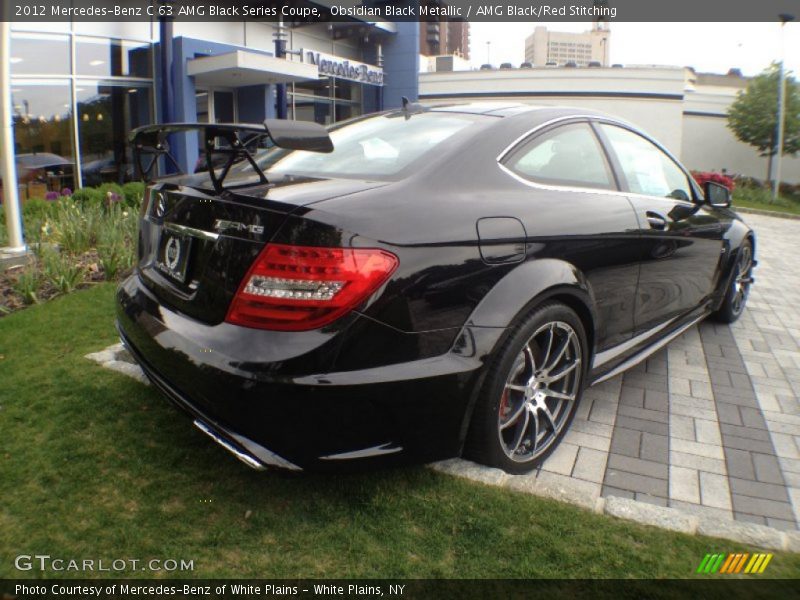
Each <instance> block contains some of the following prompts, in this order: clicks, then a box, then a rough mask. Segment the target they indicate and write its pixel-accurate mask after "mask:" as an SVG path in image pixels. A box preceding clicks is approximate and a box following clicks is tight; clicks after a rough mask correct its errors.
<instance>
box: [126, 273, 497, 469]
mask: <svg viewBox="0 0 800 600" xmlns="http://www.w3.org/2000/svg"><path fill="white" fill-rule="evenodd" d="M362 320H364V321H366V320H365V319H363V318H355V319H354V320H353V321H352V322H351V323H350V324H349V325H348V326H347V327H346V328H345V329H343V330H340V331H337V332H330V333H323V332H321V331H315V332H306V333H301V334H297V333H287V332H272V331H258V330H253V329H247V328H241V327H237V326H234V325H229V324H227V323H221V324H219V325H215V326H212V325H204V324H201V323H198V322H196V321H194V320H192V319H189V318H187V317H185V316H182V315H180V314H178V313H177V312H173V311H171V310H169V309H168V308H166V307H164V306H163V305H160V304H159V303H158V302H157V301H156V299H155V298H154V297H153V296H152V294H151V292H150V291H149V290H147V289H146V288H144V287H143V286H142V285H140V284H139V282H138V278H137V276H136V275H134V276H132V277H131V278H129V279H128V280H126V281H125V282H123V284H122V285H121V286H120V288H119V290H118V292H117V325H118V328H119V332H120V336H121V338H122V340H123V343H124V344H125V345H126V346H127V347H128V348H129V349H130V351H131V353H132V354H133V356H134V357H135V359H136V360H137V361H138V362H139V363H140V365H141V366H142V368H143V370H144V371H145V373H146V374H147V375H148V377H149V378H150V379H151V381H153V383H154V385H155V386H156V387H157V388H158V389H159V390H161V391H162V392H163V393H164V394H165V395H166V396H167V397H168V398H169V399H170V400H171V401H172V402H173V403H174V404H175V405H177V406H178V407H180V408H181V409H182V410H184V411H185V412H187V413H189V415H190V416H191V417H192V418H193V419H194V420H196V421H197V422H198V426H199V428H200V429H201V430H203V431H204V432H205V433H207V434H208V435H210V436H211V437H212V438H214V439H215V441H217V442H218V443H221V444H222V445H223V446H225V447H226V448H227V449H228V450H230V451H231V452H233V453H234V454H235V455H237V457H238V458H240V459H241V460H243V461H244V462H246V463H247V464H248V465H250V466H252V467H255V468H261V467H273V466H275V467H281V468H286V469H293V470H298V469H310V470H331V469H341V468H347V467H351V468H362V467H366V468H369V467H371V466H375V465H377V464H382V465H388V464H400V463H409V462H424V461H429V460H435V459H439V458H445V457H451V456H456V455H458V454H459V453H460V450H461V446H462V443H463V437H464V433H465V423H466V415H467V413H468V407H469V404H470V400H471V398H472V397H473V390H475V389H477V387H478V384H479V380H480V376H481V373H482V371H483V368H482V367H483V359H482V357H481V353H479V352H475V348H474V347H472V348H471V351H470V352H469V354H470V355H469V356H467V355H464V354H460V353H459V352H458V351H450V352H447V353H445V354H443V355H440V356H435V357H431V358H421V359H416V360H407V361H404V362H400V363H393V364H390V365H382V366H375V367H373V366H369V367H366V368H362V369H357V368H356V369H352V370H351V369H350V368H348V370H335V369H333V370H331V369H329V368H326V367H329V366H330V363H328V364H326V360H330V359H331V355H332V354H337V353H339V354H340V353H342V352H346V351H347V348H348V347H349V344H348V342H347V341H346V340H347V339H348V338H352V339H356V340H357V339H359V338H360V337H363V336H370V335H374V334H373V333H372V332H373V330H374V328H375V327H376V325H375V324H374V323H372V322H367V323H364V324H359V322H360V321H362ZM378 327H381V328H382V330H381V332H380V335H381V336H392V335H394V336H397V337H398V338H403V339H398V340H397V341H396V345H403V344H405V345H408V344H409V340H408V339H407V338H408V336H409V334H404V333H401V332H394V331H393V330H391V329H390V328H386V327H385V326H378ZM473 337H474V336H473ZM343 339H344V340H345V341H343ZM415 342H419V343H420V344H423V343H424V340H415ZM369 343H370V340H369V339H364V340H363V344H369ZM382 343H386V341H385V340H382ZM345 362H349V363H352V361H345ZM348 366H349V367H351V366H352V365H351V364H349V365H348Z"/></svg>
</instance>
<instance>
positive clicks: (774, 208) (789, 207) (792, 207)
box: [733, 198, 800, 215]
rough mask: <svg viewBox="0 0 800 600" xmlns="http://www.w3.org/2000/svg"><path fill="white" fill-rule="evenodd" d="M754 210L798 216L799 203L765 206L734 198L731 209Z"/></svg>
mask: <svg viewBox="0 0 800 600" xmlns="http://www.w3.org/2000/svg"><path fill="white" fill-rule="evenodd" d="M739 207H742V208H756V209H758V210H768V211H771V212H779V213H790V214H793V215H800V202H786V203H782V204H767V203H764V202H753V201H749V200H739V199H737V198H734V200H733V209H734V210H736V209H737V208H739Z"/></svg>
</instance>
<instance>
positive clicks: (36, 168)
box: [11, 80, 75, 198]
mask: <svg viewBox="0 0 800 600" xmlns="http://www.w3.org/2000/svg"><path fill="white" fill-rule="evenodd" d="M11 104H12V110H13V113H14V116H13V124H14V155H15V162H16V166H17V178H18V180H19V185H20V192H21V195H22V197H23V198H28V197H44V196H45V195H46V193H47V192H48V191H57V192H60V191H61V190H63V189H64V188H69V189H74V188H75V170H74V169H75V167H74V163H75V154H74V151H73V149H74V146H75V144H74V136H73V131H74V129H73V111H72V103H71V101H70V86H69V82H68V81H46V80H45V81H35V80H30V81H26V82H24V83H20V82H17V83H14V84H13V85H12V87H11Z"/></svg>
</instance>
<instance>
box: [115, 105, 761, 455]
mask: <svg viewBox="0 0 800 600" xmlns="http://www.w3.org/2000/svg"><path fill="white" fill-rule="evenodd" d="M434 110H440V111H443V112H448V111H450V112H458V111H464V112H469V113H474V114H480V115H483V116H484V118H483V119H482V120H481V121H479V122H478V123H476V125H475V126H474V127H473V128H472V130H471V131H472V134H471V135H468V136H462V137H461V138H460V140H459V143H458V144H452V145H446V146H443V150H442V151H441V152H437V153H436V154H435V155H434V156H433V157H432V158H430V159H429V160H427V161H426V162H425V163H424V164H422V165H419V164H418V165H415V166H414V169H413V171H412V172H405V173H403V175H402V177H398V178H395V179H394V180H376V181H364V180H356V179H327V180H319V179H317V180H314V179H308V178H306V179H296V178H289V177H286V178H283V179H279V180H276V181H272V182H271V183H270V185H266V186H265V185H260V186H252V187H248V188H239V189H237V190H234V191H230V190H229V191H225V192H223V193H222V194H215V193H214V192H213V190H212V189H211V188H210V186H209V184H208V182H207V180H206V179H204V178H203V177H202V176H199V175H195V176H189V177H182V178H175V179H172V180H166V181H164V182H163V183H162V184H160V186H159V187H158V189H160V190H162V191H164V192H165V193H166V196H167V206H166V212H165V213H164V215H163V216H162V217H154V216H153V215H152V214H150V215H149V216H147V217H146V218H145V219H143V220H142V223H141V238H140V243H141V247H140V257H139V258H140V262H139V265H138V268H137V271H136V273H135V274H134V275H132V276H131V277H130V278H129V279H128V280H126V281H125V282H124V283H123V284H122V285H121V286H120V288H119V291H118V295H117V300H118V303H117V304H118V310H117V314H118V326H119V329H120V333H121V336H122V338H123V340H124V341H125V343H126V344H127V345H128V346H129V347H130V348H131V350H132V351H133V353H134V355H135V356H136V358H137V360H139V362H140V363H141V364H142V366H143V368H144V369H145V371H146V372H148V373H149V374H150V375H151V376H152V377H153V378H154V380H155V381H156V382H157V383H158V384H159V387H160V388H161V389H162V390H163V391H165V393H167V395H168V396H170V397H172V399H173V400H175V401H176V402H177V403H178V404H179V405H180V406H181V407H182V408H183V409H184V410H187V411H189V412H190V413H192V414H193V415H194V416H195V417H200V418H202V419H204V420H206V421H207V422H210V423H217V424H219V425H220V426H222V427H225V428H226V429H228V430H231V431H234V432H236V433H238V434H240V435H242V436H245V437H247V438H248V439H250V440H252V441H254V442H256V443H258V444H260V445H263V446H264V447H266V448H268V449H269V450H271V451H273V452H275V453H277V454H278V455H280V456H281V457H283V458H285V459H286V460H289V461H291V462H292V463H294V464H296V465H298V466H300V467H302V468H304V469H315V470H324V469H331V468H343V467H363V466H372V465H374V464H376V463H381V464H387V463H400V462H421V461H428V460H433V459H437V458H444V457H450V456H455V455H458V454H459V453H460V451H461V447H462V445H463V442H464V437H465V434H466V431H467V426H468V424H469V418H470V415H471V411H472V407H473V405H474V402H475V399H476V397H477V392H478V390H479V388H480V385H481V382H482V381H483V378H484V377H485V375H486V365H487V363H488V362H489V361H490V359H491V357H492V355H493V352H494V351H495V349H496V348H497V347H498V345H499V344H501V343H502V341H503V339H504V337H505V336H506V335H507V333H508V328H509V327H510V325H512V324H513V323H514V321H515V319H516V318H517V317H518V316H520V315H521V314H523V313H525V312H526V311H527V310H529V309H530V308H531V307H533V306H535V305H536V304H538V303H540V302H542V301H544V300H546V299H557V300H559V301H561V302H564V303H566V304H568V305H569V306H571V307H572V308H573V309H574V310H575V311H576V312H577V313H578V315H579V316H580V318H581V320H582V321H583V323H584V325H585V327H586V330H587V337H588V340H589V344H590V346H591V353H592V357H593V362H592V367H591V370H590V373H589V378H590V382H591V381H596V380H598V379H599V378H601V377H603V376H605V375H607V374H608V373H610V372H612V370H613V369H614V368H615V367H617V366H619V365H621V364H623V363H625V361H627V360H630V359H631V358H632V357H635V356H637V354H639V353H643V352H646V351H647V348H648V347H650V346H652V345H653V344H654V343H657V342H658V341H659V340H660V339H663V338H664V336H666V335H669V333H670V332H673V331H675V330H676V329H678V328H680V327H681V326H682V325H684V324H686V323H688V322H691V320H692V319H695V318H698V317H702V316H704V315H706V314H709V313H710V312H711V311H712V310H714V309H715V308H716V307H717V306H718V305H719V303H720V302H721V300H722V298H723V295H724V290H725V289H726V285H727V284H728V282H729V280H730V276H731V272H732V265H733V264H734V261H735V257H736V253H737V252H738V248H739V247H740V245H741V243H742V241H743V240H744V239H745V238H750V239H751V240H752V241H754V235H753V232H752V231H751V230H750V229H749V228H748V227H747V226H746V225H745V224H744V223H743V222H742V221H741V220H740V219H739V218H738V217H737V215H736V214H735V213H734V212H732V211H731V210H729V209H727V208H724V207H712V206H710V205H709V204H707V203H705V202H704V200H703V198H702V191H701V190H699V188H698V189H696V190H695V194H696V197H695V198H694V199H692V200H691V201H683V200H673V199H668V198H654V197H646V196H637V195H635V194H629V193H627V192H626V190H625V189H624V187H623V186H620V188H619V189H616V190H591V189H580V190H574V189H567V188H559V187H556V186H550V187H548V186H540V185H531V183H530V182H525V181H523V180H521V179H520V178H519V177H516V176H514V175H513V174H512V173H511V172H509V171H508V170H507V169H505V168H504V167H503V160H502V158H501V157H502V156H503V155H504V153H505V152H506V151H507V150H509V149H510V148H513V147H514V143H515V140H516V141H517V143H524V141H525V140H526V139H529V138H530V136H536V135H538V134H540V133H541V132H542V131H544V130H546V129H547V128H550V127H557V126H559V125H562V124H566V123H570V122H576V121H578V122H581V121H592V120H604V119H606V117H603V116H602V115H599V114H594V113H591V112H590V111H581V112H576V111H575V110H573V109H558V108H534V107H526V106H516V105H514V106H511V105H509V106H500V107H498V106H497V105H468V106H452V107H442V108H438V109H434ZM411 118H412V119H413V118H414V117H413V116H412V117H411ZM649 213H656V214H658V215H660V216H661V217H663V220H664V227H663V229H658V230H654V229H653V228H652V227H650V225H649V221H648V218H647V215H648V214H649ZM216 219H228V220H232V221H237V222H244V223H248V224H255V225H259V226H261V227H263V228H264V230H263V233H261V234H255V233H250V232H249V231H246V232H234V231H230V232H223V233H220V235H219V238H218V239H217V240H216V241H212V240H201V239H195V240H193V242H192V243H193V248H192V257H191V264H190V267H189V278H188V280H187V283H186V284H185V285H183V286H181V285H176V284H174V283H172V282H170V281H169V280H168V278H166V277H164V276H163V275H161V274H160V272H159V271H158V270H157V269H156V268H155V267H154V261H155V260H156V258H157V257H156V253H157V251H158V241H159V236H160V234H161V230H162V228H163V226H164V223H165V222H169V223H176V224H180V225H184V226H188V227H191V228H194V229H198V230H203V231H213V226H214V222H215V220H216ZM269 241H272V242H275V243H283V244H298V245H311V246H353V247H379V248H384V249H386V250H389V251H391V252H393V253H394V254H396V255H397V256H398V257H399V259H400V265H399V267H398V269H397V270H396V272H395V273H394V274H393V276H392V278H391V279H390V280H389V281H388V282H387V283H386V284H385V285H384V286H383V287H382V288H381V289H379V290H378V291H377V292H376V293H375V294H373V296H372V297H371V298H370V299H369V300H368V301H367V302H366V303H365V304H364V305H363V306H361V307H359V308H358V310H356V311H354V312H353V313H351V314H349V315H347V316H345V317H343V318H341V319H339V320H338V321H336V322H334V323H332V324H331V325H329V326H327V327H324V328H322V329H320V330H315V331H307V332H280V331H262V330H255V329H248V328H244V327H238V326H235V325H231V324H228V323H225V322H224V317H225V314H226V311H227V307H228V305H229V303H230V301H231V298H232V297H233V295H234V294H235V292H236V289H237V288H238V286H239V284H240V282H241V279H242V277H243V276H244V274H245V272H246V271H247V269H248V268H249V266H250V265H251V264H252V262H253V260H254V259H255V257H256V256H257V254H258V252H259V251H260V250H261V249H262V248H263V246H264V244H266V243H267V242H269ZM387 445H388V447H389V448H391V449H392V452H391V453H387V454H382V455H380V456H376V457H374V458H360V459H347V460H331V459H329V458H325V457H330V456H331V455H336V454H339V453H349V452H354V451H360V450H364V449H369V448H374V447H382V446H383V447H387ZM397 448H400V450H395V449H397Z"/></svg>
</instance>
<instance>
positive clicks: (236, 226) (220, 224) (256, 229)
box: [214, 219, 264, 234]
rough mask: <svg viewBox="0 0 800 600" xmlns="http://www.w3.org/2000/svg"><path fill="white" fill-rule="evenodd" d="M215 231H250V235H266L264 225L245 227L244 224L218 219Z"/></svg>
mask: <svg viewBox="0 0 800 600" xmlns="http://www.w3.org/2000/svg"><path fill="white" fill-rule="evenodd" d="M214 229H215V230H216V231H220V232H222V231H228V230H230V229H233V230H234V231H249V232H250V233H256V234H258V233H264V227H263V226H262V225H245V224H244V223H239V222H237V221H226V220H224V219H217V220H216V221H214Z"/></svg>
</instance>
